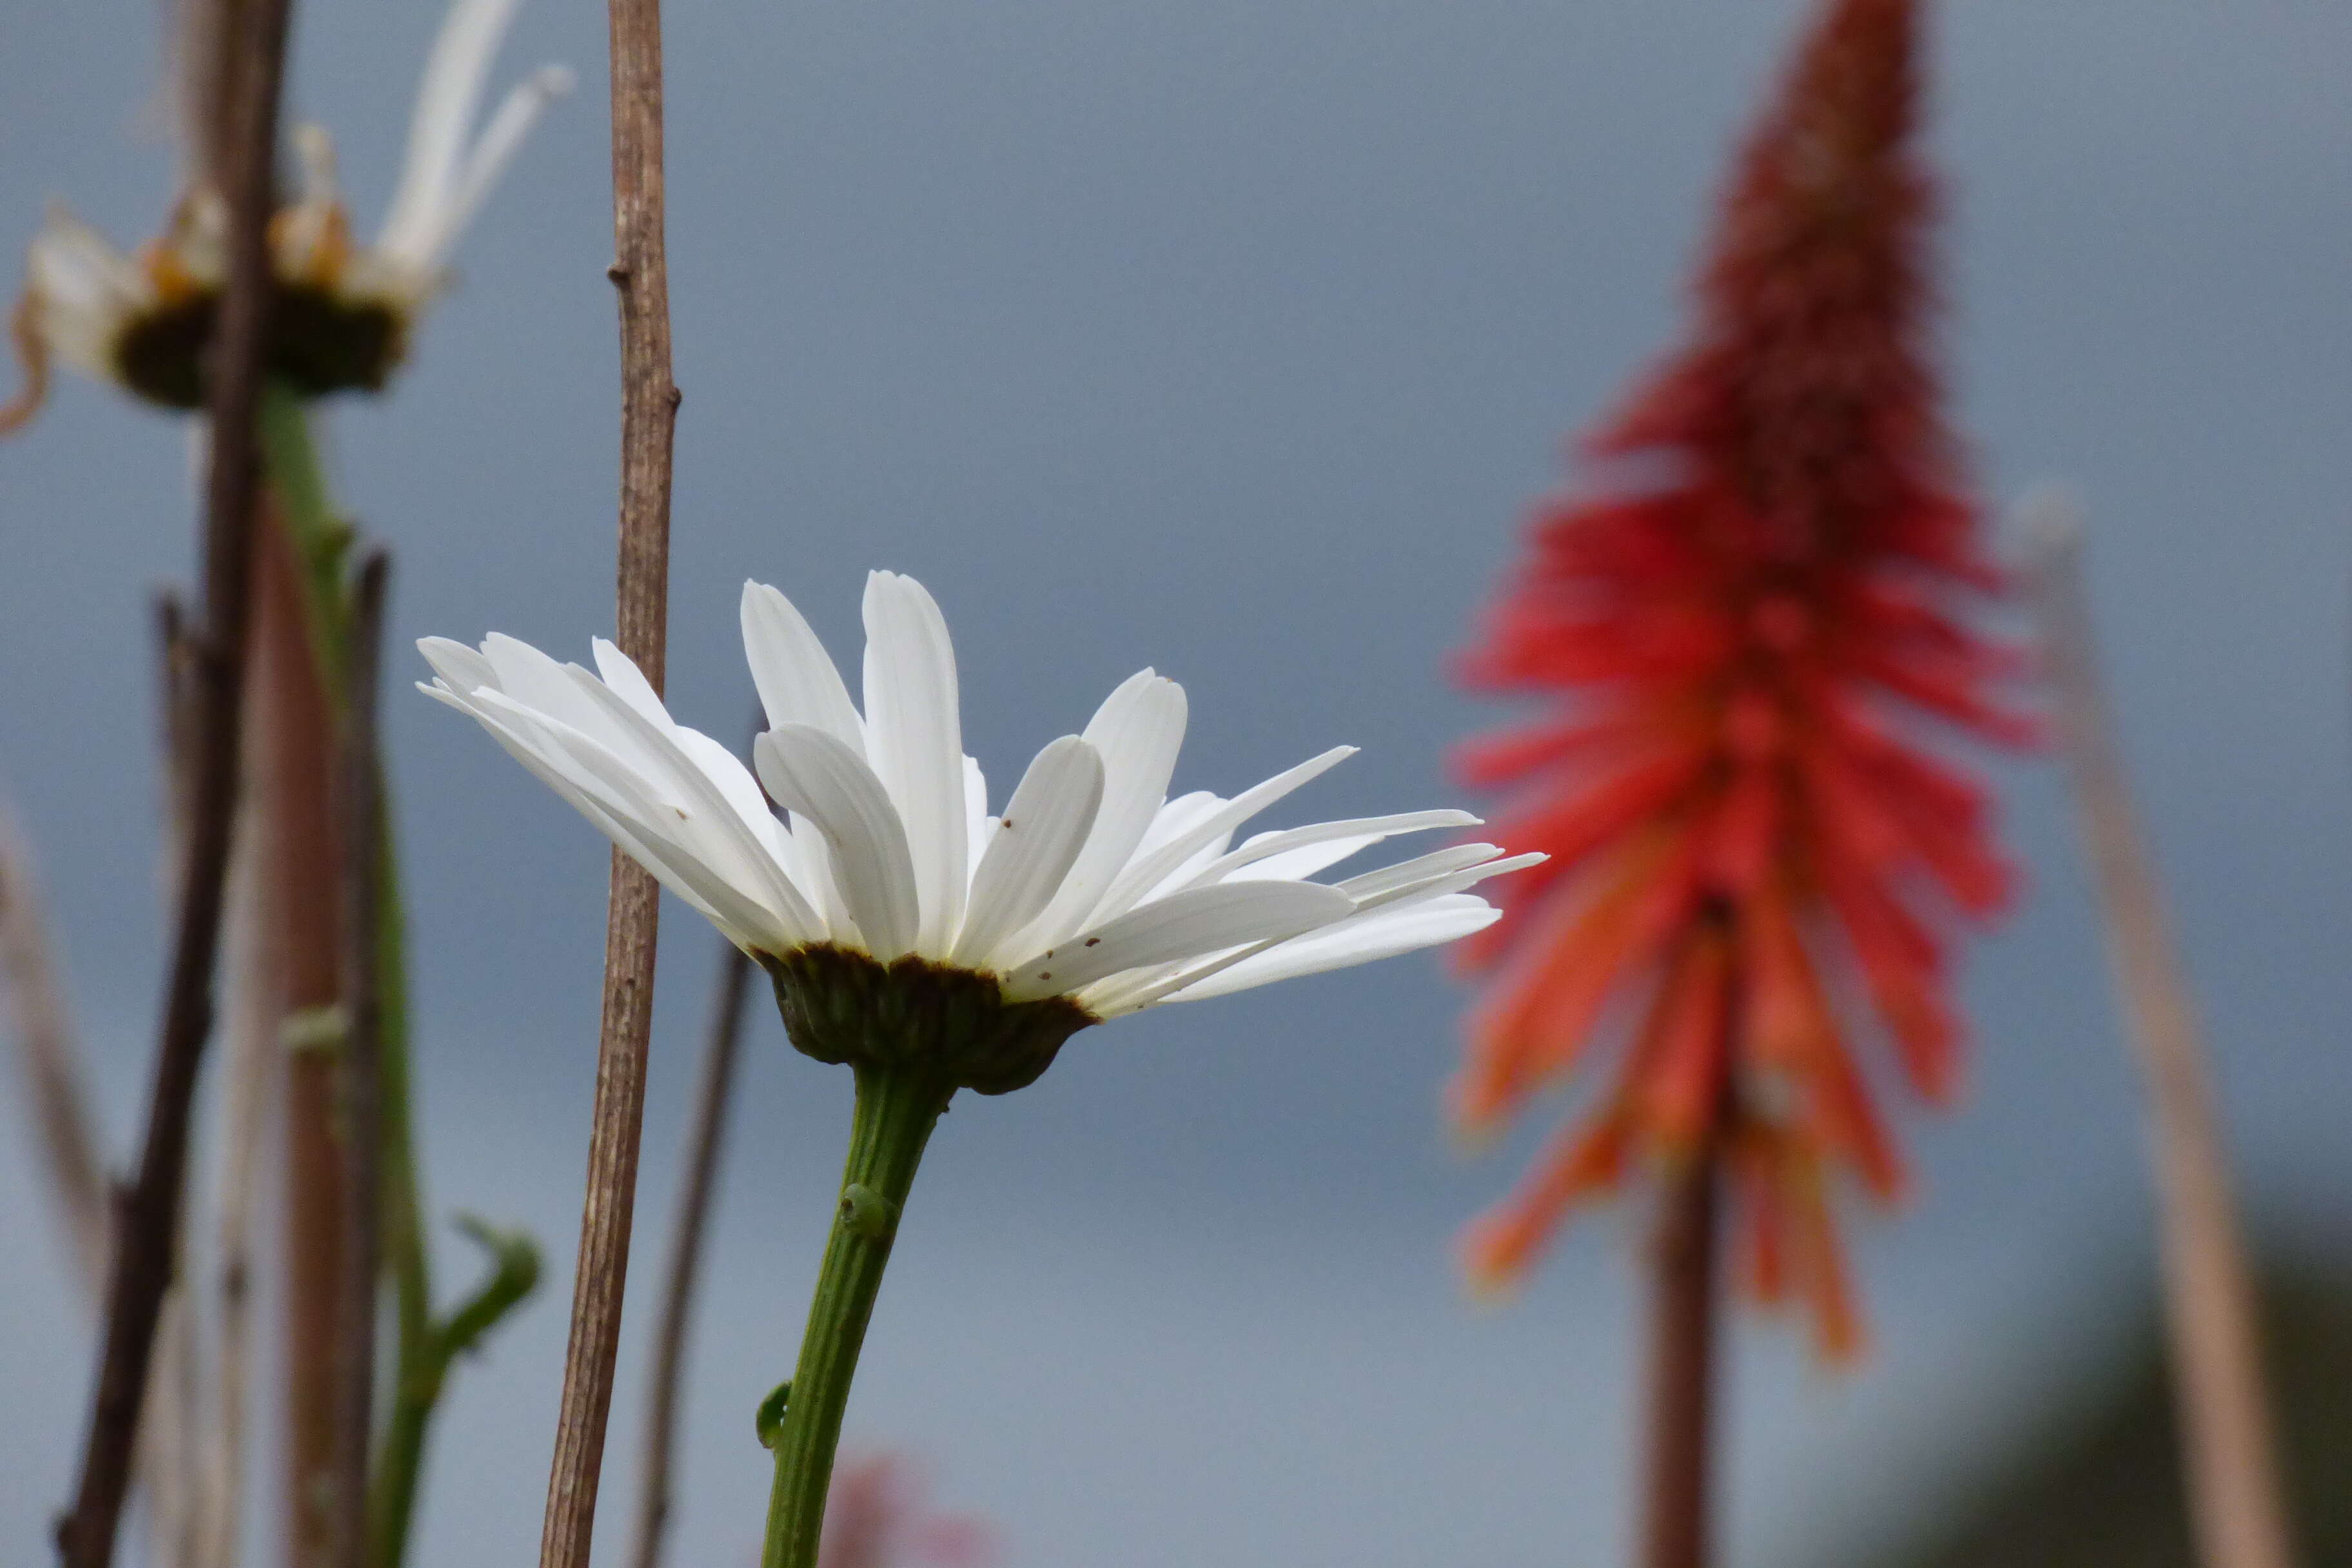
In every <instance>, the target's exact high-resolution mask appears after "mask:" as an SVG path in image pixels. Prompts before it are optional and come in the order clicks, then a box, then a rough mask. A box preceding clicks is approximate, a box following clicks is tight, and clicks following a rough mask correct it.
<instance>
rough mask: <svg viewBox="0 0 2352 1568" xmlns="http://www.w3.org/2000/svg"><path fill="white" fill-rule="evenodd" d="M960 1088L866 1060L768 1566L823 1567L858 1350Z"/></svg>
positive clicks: (775, 1508) (775, 1497) (806, 1342)
mask: <svg viewBox="0 0 2352 1568" xmlns="http://www.w3.org/2000/svg"><path fill="white" fill-rule="evenodd" d="M954 1092H955V1090H954V1089H953V1087H952V1086H950V1085H944V1084H941V1083H940V1081H939V1080H938V1079H934V1078H933V1077H931V1076H930V1075H929V1074H928V1073H924V1072H919V1071H908V1070H905V1069H898V1070H889V1069H885V1068H872V1067H860V1068H857V1109H856V1113H855V1116H854V1118H853V1120H852V1121H851V1124H850V1134H849V1159H848V1162H847V1164H846V1167H845V1170H844V1171H843V1173H842V1178H841V1201H840V1203H839V1204H838V1205H835V1209H834V1215H833V1234H832V1236H831V1237H830V1238H829V1239H828V1240H827V1241H826V1243H825V1248H824V1267H823V1268H822V1269H820V1271H819V1272H818V1274H817V1281H816V1299H815V1300H814V1301H813V1302H811V1303H810V1306H809V1319H808V1331H807V1332H806V1333H805V1334H804V1335H803V1337H802V1340H801V1358H800V1364H799V1365H798V1366H797V1367H796V1368H795V1369H794V1371H793V1380H792V1393H791V1395H790V1398H789V1400H788V1402H787V1403H786V1405H785V1406H784V1419H783V1424H782V1427H781V1429H780V1430H779V1431H778V1433H777V1435H776V1443H775V1450H776V1479H775V1483H774V1486H773V1487H772V1489H771V1490H770V1491H769V1494H768V1533H767V1541H766V1543H765V1544H764V1545H763V1546H762V1547H761V1552H760V1564H761V1568H815V1564H816V1561H817V1544H818V1542H819V1539H820V1537H821V1536H822V1534H823V1531H824V1501H825V1493H826V1491H827V1489H829V1487H830V1486H831V1484H832V1480H833V1456H834V1449H835V1447H836V1446H837V1445H838V1444H839V1442H840V1440H841V1417H842V1412H843V1411H844V1409H845V1408H846V1406H847V1405H848V1403H849V1384H850V1380H851V1379H852V1378H853V1377H855V1376H856V1373H857V1352H858V1350H859V1348H860V1347H861V1346H863V1345H864V1344H865V1342H866V1322H867V1321H868V1320H869V1319H871V1318H872V1317H873V1315H874V1299H875V1297H876V1296H877V1294H879V1293H880V1291H881V1289H882V1270H883V1268H885V1267H886V1266H887V1264H888V1263H889V1261H890V1244H891V1242H892V1240H893V1239H894V1238H895V1237H896V1236H897V1234H898V1218H899V1215H901V1214H902V1213H903V1212H904V1211H905V1208H906V1205H907V1194H908V1190H909V1189H910V1188H912V1187H913V1185H914V1184H915V1168H916V1167H917V1166H918V1165H919V1164H920V1163H922V1158H923V1145H924V1144H925V1143H927V1142H929V1140H930V1136H931V1129H932V1128H933V1127H934V1126H936V1125H938V1123H939V1120H940V1112H941V1111H943V1110H946V1109H947V1108H948V1097H949V1096H950V1095H951V1094H953V1093H954Z"/></svg>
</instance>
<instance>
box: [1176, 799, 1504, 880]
mask: <svg viewBox="0 0 2352 1568" xmlns="http://www.w3.org/2000/svg"><path fill="white" fill-rule="evenodd" d="M1477 821H1478V819H1477V818H1476V817H1475V816H1471V815H1470V814H1469V813H1468V812H1466V811H1404V812H1398V813H1395V814H1394V815H1392V816H1359V817H1355V818H1352V819H1350V820H1348V821H1344V822H1318V823H1316V824H1314V825H1313V826H1308V827H1294V828H1291V829H1289V830H1288V831H1287V832H1283V833H1265V834H1260V835H1259V836H1257V837H1255V838H1253V839H1251V840H1250V841H1249V842H1248V843H1247V844H1244V845H1243V846H1242V847H1240V848H1238V849H1235V850H1234V851H1232V852H1231V853H1229V854H1226V855H1223V856H1221V857H1220V858H1217V859H1216V860H1215V861H1213V862H1212V863H1211V864H1210V865H1209V866H1208V867H1207V868H1204V869H1203V870H1202V872H1201V873H1200V874H1199V875H1198V876H1197V877H1195V878H1194V879H1193V880H1194V881H1195V882H1221V881H1223V880H1224V879H1226V878H1227V877H1229V876H1231V875H1232V874H1233V873H1234V872H1235V871H1238V870H1240V869H1242V868H1244V867H1246V866H1252V865H1255V864H1256V863H1257V862H1259V861H1261V860H1265V859H1268V858H1272V857H1274V856H1276V855H1280V854H1282V853H1284V852H1285V851H1286V850H1292V849H1302V848H1312V847H1317V846H1319V845H1322V844H1325V843H1327V842H1328V841H1330V840H1332V839H1335V838H1339V839H1349V840H1353V841H1355V842H1356V845H1357V847H1359V848H1361V847H1367V846H1369V845H1372V844H1377V843H1379V842H1380V841H1381V839H1383V838H1387V837H1391V836H1393V835H1395V834H1399V833H1423V832H1426V831H1428V830H1429V829H1431V828H1433V827H1470V826H1475V825H1476V824H1477ZM1327 864H1328V862H1327ZM1319 869H1320V868H1319V867H1318V870H1319Z"/></svg>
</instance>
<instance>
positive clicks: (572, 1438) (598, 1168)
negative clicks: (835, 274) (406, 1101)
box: [540, 0, 678, 1568]
mask: <svg viewBox="0 0 2352 1568" xmlns="http://www.w3.org/2000/svg"><path fill="white" fill-rule="evenodd" d="M608 16H609V18H610V26H611V37H612V54H613V73H612V74H613V246H614V260H613V266H612V268H611V270H610V276H611V278H612V280H613V286H614V289H616V290H617V291H618V293H619V297H620V313H621V503H620V550H619V555H620V560H619V572H618V577H619V586H618V591H617V597H618V600H619V605H618V615H617V617H616V619H617V625H616V626H615V628H614V636H615V637H616V639H617V640H618V642H619V644H620V647H621V649H622V651H623V652H625V653H626V654H627V655H628V656H629V657H630V658H634V659H635V660H636V661H637V664H638V667H639V668H642V669H643V670H644V671H645V673H646V679H647V680H649V681H651V682H652V683H653V688H654V689H655V690H656V691H659V690H660V689H662V684H663V675H664V651H665V646H666V642H667V616H668V604H669V491H670V443H671V437H672V434H673V432H674V431H675V429H676V427H677V404H678V393H677V384H676V383H675V382H674V381H673V380H672V379H671V375H670V355H669V274H668V267H667V259H666V257H665V254H664V250H663V237H662V203H663V185H662V63H661V6H660V4H659V0H610V7H609V12H608ZM658 900H659V894H658V891H657V889H656V886H655V883H654V879H653V878H652V877H650V876H648V875H647V874H646V872H645V871H643V870H642V869H640V868H638V867H637V866H636V865H635V863H634V862H632V861H630V860H629V859H627V858H625V857H624V856H623V855H622V854H621V853H620V852H619V851H618V850H615V851H614V854H613V872H612V895H611V901H610V905H609V908H608V910H607V911H606V917H605V937H604V1019H603V1026H602V1030H601V1037H600V1040H599V1043H598V1047H597V1057H596V1103H595V1110H594V1120H593V1126H592V1128H591V1131H590V1134H589V1141H588V1177H587V1191H586V1195H585V1199H584V1201H583V1204H582V1206H581V1215H580V1254H579V1261H578V1264H577V1266H576V1271H575V1274H574V1277H573V1281H572V1331H571V1341H570V1344H569V1345H568V1347H567V1349H566V1352H565V1356H564V1366H563V1395H562V1405H561V1408H560V1410H559V1412H558V1415H557V1418H556V1428H555V1459H554V1463H553V1465H552V1467H551V1472H550V1474H549V1477H548V1486H547V1521H546V1527H545V1530H544V1532H543V1533H542V1535H541V1541H540V1563H541V1568H587V1563H588V1548H589V1542H590V1538H591V1536H592V1535H593V1531H594V1527H595V1518H596V1486H597V1479H598V1473H599V1471H600V1470H601V1468H602V1467H603V1464H604V1428H605V1423H606V1419H607V1417H608V1416H609V1415H610V1414H611V1410H612V1402H613V1372H614V1362H615V1360H616V1358H617V1356H618V1353H619V1349H620V1330H621V1299H622V1291H623V1287H624V1286H625V1283H626V1281H627V1277H628V1267H629V1227H630V1221H631V1218H632V1216H633V1212H634V1209H635V1203H636V1183H637V1142H638V1132H639V1128H640V1125H641V1123H642V1122H643V1120H644V1114H645V1089H646V1047H647V1044H648V1041H649V1038H650V1037H651V1035H652V1030H653V995H654V938H655V921H656V915H657V914H658V912H659V909H660V904H659V901H658Z"/></svg>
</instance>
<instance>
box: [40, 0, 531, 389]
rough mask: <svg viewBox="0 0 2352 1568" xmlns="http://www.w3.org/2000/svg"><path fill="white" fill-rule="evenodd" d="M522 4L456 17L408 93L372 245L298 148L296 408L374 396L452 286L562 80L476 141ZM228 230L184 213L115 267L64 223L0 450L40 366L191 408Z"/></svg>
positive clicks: (293, 232)
mask: <svg viewBox="0 0 2352 1568" xmlns="http://www.w3.org/2000/svg"><path fill="white" fill-rule="evenodd" d="M520 3H521V0H456V3H455V4H454V5H451V7H450V9H449V14H448V16H447V17H446V19H445V20H444V21H443V22H442V24H441V31H440V34H439V36H438V37H436V39H435V40H434V45H433V52H432V54H431V56H430V57H429V58H427V60H426V62H425V76H424V79H423V80H422V81H421V82H420V83H419V84H418V88H417V94H416V110H415V118H414V120H413V121H412V122H411V124H410V127H409V137H408V157H407V163H406V165H405V167H404V170H403V172H402V174H401V178H400V185H399V188H398V190H397V192H396V193H395V195H394V197H393V203H392V209H391V211H390V212H389V214H387V215H386V216H385V219H384V225H383V232H382V233H381V234H380V235H379V236H378V237H377V238H376V242H375V243H374V244H373V246H362V245H359V244H356V243H354V241H353V240H352V233H351V220H350V218H349V216H347V214H346V213H345V211H344V207H343V201H342V194H341V190H340V188H339V187H338V185H337V184H336V179H335V152H334V143H333V141H332V139H331V138H330V137H329V135H328V134H327V132H326V131H325V130H324V129H323V128H321V127H320V126H317V125H302V126H298V127H296V129H295V132H294V137H293V140H294V150H295V153H296V154H297V159H298V166H299V179H298V181H297V183H296V187H295V191H294V199H293V201H292V202H291V203H290V204H289V205H287V206H285V207H283V208H281V209H279V211H278V213H277V214H276V215H275V216H273V217H272V218H271V220H270V226H269V248H270V262H271V269H272V272H273V273H274V275H275V277H276V279H277V281H278V293H277V296H276V298H275V299H274V300H273V301H272V315H271V323H270V342H269V347H268V367H269V370H270V372H271V374H275V375H277V376H278V377H280V378H282V379H283V380H285V381H286V382H287V383H289V384H290V385H292V386H293V387H294V389H295V390H296V391H298V392H299V393H301V394H302V395H305V396H310V397H317V396H322V395H326V394H328V393H331V392H341V391H345V390H349V389H352V388H360V389H363V390H366V391H371V392H373V391H378V390H381V389H382V388H383V384H384V383H385V381H386V380H387V379H388V378H389V377H390V375H391V374H392V372H393V370H394V367H396V366H397V365H398V364H399V363H401V361H402V359H403V358H404V356H405V355H406V353H407V349H408V340H409V334H410V331H411V330H412V329H413V328H414V326H415V322H416V321H417V320H418V318H419V317H420V316H421V315H422V314H423V312H424V309H425V305H426V304H428V303H429V302H430V301H431V300H432V299H433V297H434V296H435V295H436V294H437V293H438V292H439V291H440V290H441V289H442V288H443V287H444V286H445V285H446V282H447V280H448V276H449V273H448V260H449V256H450V253H451V251H452V250H454V249H455V248H456V246H457V238H458V236H459V235H460V234H462V233H463V232H464V230H465V226H466V225H467V223H468V222H469V221H471V219H472V218H473V216H474V214H475V213H476V212H477V211H478V209H479V208H480V206H481V204H482V201H483V199H484V198H485V197H486V196H488V194H489V192H490V190H491V188H492V187H493V186H494V185H496V184H497V183H498V181H499V176H500V175H501V174H504V173H505V172H506V168H507V165H508V164H509V163H512V162H513V160H514V155H515V153H516V152H517V151H518V150H519V149H520V147H521V145H522V142H523V139H524V137H525V136H527V135H528V134H529V133H530V128H531V126H532V125H533V124H534V123H535V122H536V121H538V119H539V116H540V114H541V111H542V110H545V108H546V107H547V104H548V103H549V101H550V100H552V99H554V98H556V97H558V96H560V95H561V94H562V93H564V92H567V91H569V90H570V89H571V87H572V73H571V72H570V71H568V70H566V69H564V68H562V67H561V66H542V67H541V68H539V69H538V70H537V71H534V72H533V73H532V74H531V75H530V77H529V78H527V79H525V80H523V81H522V82H521V83H520V84H518V85H517V86H516V87H515V88H514V89H512V90H511V91H509V93H508V94H507V96H506V99H505V100H504V101H503V102H501V103H500V104H499V108H498V110H497V112H496V113H494V114H492V115H491V116H490V118H489V121H488V124H487V125H486V126H485V127H484V128H483V130H482V132H481V133H480V134H479V135H478V136H473V137H472V139H471V141H470V142H469V141H468V137H469V136H471V132H472V128H473V125H474V121H475V120H476V118H477V115H478V112H479V110H480V108H481V103H482V98H483V89H484V87H485V85H486V83H487V79H488V75H489V67H490V61H491V59H492V58H493V57H494V56H495V55H496V54H497V53H498V48H499V42H500V41H501V40H502V39H503V38H504V37H505V36H506V32H507V28H508V26H509V24H510V23H511V22H512V21H513V20H514V14H515V9H516V7H517V6H518V5H520ZM226 230H227V214H226V209H225V207H224V206H223V205H222V202H221V200H220V197H219V195H218V194H217V193H215V192H214V191H212V190H211V189H209V188H207V187H199V188H197V189H195V190H194V191H192V192H190V193H189V194H188V195H185V196H184V197H183V198H182V199H181V201H180V203H179V205H177V207H176V208H175V209H174V210H173V215H172V221H171V223H170V225H169V226H167V227H166V228H165V230H164V232H163V236H162V237H160V238H157V239H154V240H152V241H150V242H148V243H147V244H146V245H144V246H142V247H140V248H139V250H138V252H137V253H136V254H134V255H125V254H124V253H123V252H121V251H120V250H118V249H116V248H115V247H114V245H113V244H112V242H110V240H108V239H107V238H106V237H105V236H103V235H101V234H100V233H99V232H98V231H97V230H96V229H94V228H92V227H90V226H89V225H88V224H86V223H84V222H82V221H81V220H80V219H79V218H77V217H75V216H73V215H72V214H71V213H69V212H68V211H67V210H66V209H65V208H64V207H63V206H61V205H52V206H51V208H50V210H49V215H48V219H47V224H46V225H45V226H43V228H42V229H41V231H40V232H39V233H38V234H37V235H35V236H34V237H33V242H32V245H31V246H30V247H29V248H28V251H27V254H26V284H25V292H24V295H23V297H22V299H21V300H19V301H18V303H17V306H16V315H15V317H14V328H15V334H16V349H17V353H18V355H19V357H21V358H22V359H23V361H24V363H25V389H24V391H23V392H22V393H21V394H20V395H18V396H17V398H16V401H15V402H13V403H11V404H9V405H7V406H6V407H5V408H0V432H5V431H7V430H10V429H14V428H15V427H16V426H19V425H22V424H23V423H24V422H25V421H26V420H27V419H29V418H30V417H31V416H32V415H33V413H34V412H35V411H36V410H37V408H38V407H39V406H40V403H41V399H42V396H43V395H44V393H45V392H46V391H47V381H48V366H49V363H50V361H51V360H53V359H54V360H60V361H63V362H64V363H67V364H69V365H72V366H73V367H74V368H75V369H77V370H79V371H81V372H82V373H83V374H87V375H89V376H91V377H94V378H95V379H97V380H100V381H107V382H112V383H114V384H117V385H120V386H121V387H123V388H125V389H127V390H128V391H130V392H131V393H133V394H135V395H138V396H141V397H143V398H145V399H147V400H148V401H150V402H152V403H160V404H163V405H165V406H167V407H173V408H195V407H199V406H201V405H202V404H203V401H204V389H203V385H202V378H201V375H200V367H201V362H202V356H203V350H204V347H205V343H206V342H208V341H209V340H210V338H211V335H212V326H213V317H214V313H215V311H216V310H218V308H219V304H220V295H221V290H222V289H223V288H224V287H225V285H226V279H227V274H228V248H227V234H226Z"/></svg>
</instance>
